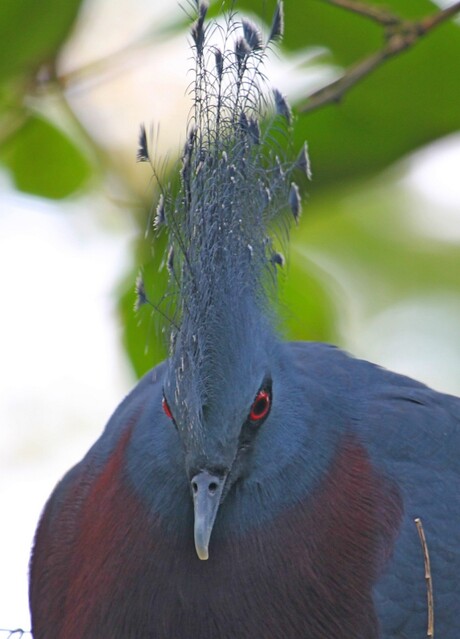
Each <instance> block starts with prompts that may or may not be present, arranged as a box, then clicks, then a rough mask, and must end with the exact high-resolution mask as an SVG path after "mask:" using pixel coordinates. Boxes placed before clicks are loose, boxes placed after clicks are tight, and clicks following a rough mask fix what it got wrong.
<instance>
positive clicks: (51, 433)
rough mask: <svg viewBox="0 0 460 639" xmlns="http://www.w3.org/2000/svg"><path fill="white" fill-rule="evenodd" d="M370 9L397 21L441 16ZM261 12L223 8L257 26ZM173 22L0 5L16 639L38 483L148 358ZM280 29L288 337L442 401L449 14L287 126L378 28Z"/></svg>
mask: <svg viewBox="0 0 460 639" xmlns="http://www.w3.org/2000/svg"><path fill="white" fill-rule="evenodd" d="M368 4H373V5H376V6H378V7H381V6H386V7H387V8H390V9H393V10H394V11H395V12H397V13H398V14H399V15H401V16H402V17H404V18H406V19H409V20H414V19H417V18H421V17H424V16H426V15H430V14H433V13H435V12H437V11H439V6H441V4H442V6H444V7H446V6H449V4H453V3H452V2H450V3H449V2H445V1H444V0H443V2H442V3H440V4H439V6H438V5H436V4H434V3H433V2H430V1H428V0H386V2H385V3H382V2H379V1H378V0H373V2H372V3H368ZM274 7H275V3H274V2H273V1H272V0H242V1H241V2H238V8H239V9H241V11H244V12H247V13H248V14H249V15H253V16H254V14H257V21H258V22H259V23H261V24H262V25H263V28H264V29H265V33H267V32H268V29H269V24H270V21H271V16H272V14H273V10H274ZM220 9H221V6H220V4H213V5H212V7H211V12H212V13H214V14H217V13H218V12H219V11H220ZM191 13H192V4H190V5H185V6H184V7H180V6H179V4H178V3H177V2H176V0H170V1H168V2H164V0H163V1H160V0H86V1H84V2H83V1H81V0H66V2H62V1H61V0H43V1H42V2H40V3H38V2H36V1H35V0H4V1H3V2H2V3H1V4H0V42H2V48H1V50H0V290H1V302H0V303H1V309H2V311H1V314H0V456H1V458H0V516H1V528H0V530H1V544H0V574H1V575H2V578H1V579H0V628H17V627H18V626H22V627H23V628H29V627H30V625H29V624H30V622H29V617H28V606H27V564H28V558H29V552H30V547H31V543H32V537H33V533H34V529H35V526H36V523H37V520H38V517H39V514H40V511H41V509H42V507H43V504H44V502H45V500H46V499H47V497H48V495H49V494H50V492H51V490H52V488H53V487H54V485H55V483H56V482H57V481H58V479H59V478H60V477H61V476H62V475H63V473H64V472H65V471H66V470H67V469H68V468H69V467H70V466H71V465H72V464H74V463H75V462H76V461H78V460H79V458H81V456H82V455H83V454H84V453H85V452H86V450H87V449H88V447H89V446H90V445H91V443H92V442H93V441H94V440H95V439H96V438H97V437H98V435H99V433H100V432H101V430H102V428H103V426H104V424H105V423H106V421H107V419H108V417H109V416H110V414H111V412H112V411H113V410H114V409H115V407H116V405H117V404H118V403H119V402H120V401H121V399H122V398H123V396H124V395H125V394H126V393H127V392H128V390H129V389H130V388H131V387H132V386H133V385H134V384H135V382H136V379H137V378H138V376H139V375H141V374H142V373H143V372H144V371H146V370H148V369H149V368H151V367H152V366H153V365H154V364H155V363H157V362H158V361H159V360H160V359H162V358H163V357H164V354H165V351H164V344H163V339H162V335H161V326H160V327H159V325H158V322H157V321H156V320H155V319H154V318H152V317H151V314H150V312H149V309H148V308H144V309H141V312H139V313H135V312H134V310H133V306H134V301H135V295H134V283H135V279H136V275H137V273H138V271H139V269H141V270H142V271H143V273H144V278H145V280H146V282H147V286H148V287H149V290H153V291H154V295H155V297H156V295H157V294H158V293H157V292H159V294H161V291H162V290H163V287H164V285H165V273H164V269H163V268H162V260H163V252H164V238H160V239H159V240H158V241H156V243H155V245H154V246H152V243H151V240H150V238H149V239H148V240H146V239H145V230H146V228H147V226H148V220H149V214H150V211H151V207H152V202H154V205H155V198H156V192H155V181H154V179H153V176H152V168H151V167H150V166H148V165H145V164H141V165H140V164H136V162H135V158H136V150H137V137H138V131H139V124H140V123H142V122H143V123H145V124H146V127H147V130H148V131H149V132H151V133H149V139H150V140H151V149H152V150H153V162H154V165H155V168H156V170H157V171H158V172H159V174H160V175H161V176H162V179H164V180H165V181H166V182H167V181H168V173H169V172H170V171H171V169H172V168H173V166H174V162H175V161H176V159H177V157H178V155H179V152H180V148H181V145H182V144H183V142H184V139H185V129H186V123H187V118H188V116H189V112H190V107H191V102H190V96H189V94H188V91H187V88H188V87H189V85H190V82H191V80H192V77H193V76H192V74H191V72H190V69H191V68H192V67H193V60H192V58H191V50H190V43H189V38H188V33H187V30H188V28H189V25H190V18H189V17H188V16H187V14H191ZM285 24H286V35H285V38H284V41H283V45H282V47H281V48H280V49H278V50H277V51H276V52H273V53H272V54H270V56H269V60H268V61H267V66H266V73H267V76H268V78H269V83H270V84H271V85H273V86H276V87H277V88H279V89H280V90H281V91H282V92H283V93H285V94H286V95H287V97H288V99H289V101H290V103H291V104H292V105H293V107H294V113H295V121H294V138H295V142H294V145H293V146H294V148H296V149H299V148H300V147H301V145H302V143H303V140H307V141H308V145H309V150H310V156H311V163H312V170H313V180H312V181H311V182H310V183H308V184H303V185H302V191H303V202H304V207H303V217H302V220H301V223H300V225H299V227H298V228H293V229H292V233H291V247H290V251H289V255H288V264H287V268H286V269H285V275H282V277H281V280H282V281H281V306H282V314H283V316H284V317H285V320H286V321H285V333H286V336H287V337H289V338H290V339H306V340H322V341H328V342H332V343H335V344H337V345H339V346H341V347H342V348H345V349H346V350H348V351H350V352H352V353H353V354H354V355H356V356H358V357H363V358H365V359H369V360H372V361H374V362H377V363H378V364H380V365H382V366H385V367H388V368H391V369H394V370H396V371H399V372H401V373H404V374H407V375H410V376H412V377H415V378H417V379H419V380H421V381H423V382H425V383H427V384H429V385H431V386H433V387H434V388H436V389H438V390H441V391H445V392H449V393H454V394H460V133H459V131H460V109H459V104H460V75H459V73H458V60H460V29H459V22H458V18H455V19H453V20H450V21H449V22H446V23H444V24H443V25H441V26H440V27H439V28H438V29H437V30H434V31H433V32H431V33H429V34H428V35H427V36H426V37H425V38H424V39H423V40H421V41H420V42H419V43H418V44H417V45H416V46H415V47H413V48H412V49H411V50H409V51H408V52H405V53H403V54H401V55H399V56H397V57H396V58H394V59H393V60H390V61H389V62H388V63H387V64H385V65H383V66H381V67H380V68H379V69H377V70H376V71H375V72H374V73H373V74H371V75H370V76H369V77H367V78H365V79H364V80H363V81H362V82H361V83H359V84H358V85H357V86H356V87H355V88H354V89H352V90H351V91H350V92H349V93H347V94H346V95H345V96H344V98H343V100H342V101H341V102H340V103H339V104H333V105H328V106H323V107H321V108H319V109H317V110H315V111H312V112H311V113H305V114H303V113H301V112H300V109H299V108H297V109H296V105H297V107H299V105H302V104H304V103H305V101H306V99H307V97H308V95H309V94H310V93H311V92H312V91H314V90H316V89H318V88H319V87H321V86H323V85H324V84H326V83H328V82H330V81H332V80H333V79H335V78H337V77H339V76H340V75H341V73H343V70H344V69H345V68H347V67H349V66H350V65H351V64H353V63H354V62H356V61H358V60H360V59H362V58H363V57H365V56H367V55H369V54H371V53H372V52H373V51H376V50H378V49H379V48H381V47H382V45H383V30H382V28H381V26H380V25H379V24H377V23H376V22H372V21H370V20H367V19H365V18H363V17H362V16H359V15H356V14H352V13H350V12H348V11H345V10H343V9H340V8H338V7H334V6H331V5H329V4H328V3H327V2H322V1H321V0H308V2H306V1H305V0H302V1H301V0H290V2H289V3H287V7H286V19H285Z"/></svg>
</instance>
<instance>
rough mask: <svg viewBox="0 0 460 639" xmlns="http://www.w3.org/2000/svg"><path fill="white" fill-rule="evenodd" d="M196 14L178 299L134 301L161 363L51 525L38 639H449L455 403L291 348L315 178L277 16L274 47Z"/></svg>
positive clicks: (166, 218)
mask: <svg viewBox="0 0 460 639" xmlns="http://www.w3.org/2000/svg"><path fill="white" fill-rule="evenodd" d="M207 9H208V8H207V5H206V4H205V3H204V2H203V1H202V0H197V2H196V15H195V21H194V23H193V25H192V29H191V45H192V48H193V53H194V65H195V75H194V81H193V85H192V90H191V95H192V100H193V111H192V114H191V117H190V122H189V123H188V129H187V133H186V142H185V145H184V149H183V152H182V156H181V159H180V166H179V167H178V171H179V173H180V176H179V179H178V180H177V181H176V182H172V183H171V184H172V185H171V186H168V187H164V186H163V185H160V190H161V194H160V196H159V200H158V206H157V208H156V215H155V216H154V217H155V219H154V220H153V223H152V226H154V227H155V232H157V233H163V232H164V233H166V234H167V237H168V242H169V244H168V249H167V254H166V256H165V262H164V264H165V268H167V269H168V273H169V288H168V294H167V295H165V298H164V300H162V303H159V304H156V303H154V302H153V301H152V299H151V293H150V291H147V290H146V286H145V284H144V282H143V280H142V278H140V279H139V280H138V282H137V285H136V288H137V293H138V301H139V304H151V306H152V308H153V312H158V313H160V314H163V315H164V316H165V317H167V319H168V339H169V357H168V359H167V360H165V361H164V362H162V363H161V364H159V365H157V366H156V367H155V368H154V369H153V370H151V371H150V372H148V373H147V374H146V375H145V376H144V377H143V378H142V379H141V380H140V381H139V382H138V384H137V385H136V386H135V388H134V389H133V390H132V391H131V393H130V394H129V395H128V396H127V397H126V398H125V399H124V400H123V401H122V402H121V404H120V405H119V407H118V408H117V409H116V410H115V413H114V414H113V416H112V417H111V418H110V420H109V422H108V424H107V426H106V428H105V430H104V431H103V433H102V435H101V436H100V438H99V439H98V440H97V441H96V443H95V444H94V445H93V446H92V448H91V449H90V450H89V452H88V453H87V454H86V455H85V457H84V458H83V459H82V460H81V461H80V462H79V463H77V464H76V466H74V467H73V468H72V469H71V470H70V471H69V472H68V473H67V474H66V475H65V476H64V478H63V479H62V480H61V481H60V482H59V483H58V485H57V487H56V488H55V490H54V492H53V493H52V495H51V497H50V498H49V500H48V502H47V504H46V506H45V508H44V511H43V513H42V516H41V519H40V522H39V524H38V528H37V532H36V535H35V540H34V546H33V551H32V556H31V564H30V588H29V595H30V608H31V618H32V631H33V636H34V637H35V639H109V638H110V639H249V638H250V639H254V638H262V639H294V638H295V639H299V638H303V639H351V638H353V639H379V638H381V639H397V638H398V639H403V638H405V639H416V638H419V637H423V636H433V632H434V628H436V633H437V635H438V636H439V637H442V639H458V637H459V636H460V577H459V575H460V399H459V398H456V397H454V396H451V395H447V394H442V393H439V392H436V391H434V390H432V389H430V388H428V387H427V386H425V385H424V384H422V383H420V382H417V381H415V380H412V379H410V378H408V377H405V376H402V375H399V374H396V373H393V372H391V371H389V370H385V369H383V368H380V367H379V366H377V365H375V364H372V363H370V362H367V361H364V360H361V359H358V358H355V357H353V356H352V355H349V354H348V353H346V352H344V351H342V350H340V349H339V348H337V347H335V346H332V345H328V344H323V343H318V342H289V341H287V340H285V339H284V337H283V328H282V318H280V317H279V315H280V312H279V311H278V310H274V309H275V308H276V298H277V291H278V279H279V276H278V272H279V270H280V269H281V268H282V267H283V264H284V257H283V253H282V249H283V247H284V245H285V244H286V242H287V237H288V233H289V227H290V223H291V222H292V221H294V222H298V220H299V216H300V209H301V197H300V189H299V187H298V185H297V182H296V181H295V179H296V175H299V176H301V175H303V174H307V175H309V174H310V168H309V159H308V151H307V147H306V146H304V147H303V148H302V149H301V150H300V153H299V154H298V156H297V159H296V160H291V159H290V158H291V157H295V155H296V154H295V153H292V154H291V153H290V148H291V147H290V145H291V135H290V131H291V128H292V126H293V124H292V123H293V119H292V113H291V109H290V107H289V105H288V102H287V100H286V99H285V97H284V96H283V95H282V93H281V92H280V91H278V90H274V91H271V92H270V91H267V82H266V79H265V73H264V66H263V65H264V62H265V59H266V56H267V52H268V50H269V49H270V48H271V47H272V46H275V45H276V43H277V42H278V41H279V40H280V38H281V36H282V32H283V25H284V20H283V15H284V14H283V5H282V3H281V2H278V4H277V5H276V9H275V13H274V16H273V20H272V23H271V27H269V31H268V29H267V31H268V35H266V36H264V35H263V32H262V29H261V28H260V27H259V26H258V25H257V24H255V23H254V22H253V21H252V20H249V19H247V18H244V17H243V18H240V17H239V16H238V14H237V13H236V12H230V14H229V15H228V16H227V18H226V22H224V23H222V22H220V23H219V22H212V21H208V17H207ZM286 149H289V152H288V151H287V150H286ZM138 159H139V160H141V161H150V150H149V142H148V139H147V135H146V132H145V128H141V135H140V145H139V153H138ZM176 184H177V185H176ZM175 185H176V186H175ZM278 308H279V307H278Z"/></svg>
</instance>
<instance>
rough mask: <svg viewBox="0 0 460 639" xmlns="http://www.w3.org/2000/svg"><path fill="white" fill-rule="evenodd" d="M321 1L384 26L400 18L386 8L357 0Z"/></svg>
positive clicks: (398, 20)
mask: <svg viewBox="0 0 460 639" xmlns="http://www.w3.org/2000/svg"><path fill="white" fill-rule="evenodd" d="M323 2H328V3H329V4H332V5H334V6H336V7H341V8H342V9H346V10H347V11H352V12H353V13H358V14H359V15H360V16H364V17H365V18H369V19H370V20H375V21H376V22H378V23H379V24H383V25H386V26H391V25H393V24H398V23H399V22H400V18H399V17H398V16H396V15H394V14H393V13H390V12H389V11H387V10H386V9H383V8H382V7H374V6H372V5H370V4H364V3H363V2H358V1H357V0H323Z"/></svg>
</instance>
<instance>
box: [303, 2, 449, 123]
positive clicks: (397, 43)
mask: <svg viewBox="0 0 460 639" xmlns="http://www.w3.org/2000/svg"><path fill="white" fill-rule="evenodd" d="M323 1H324V2H328V3H329V4H333V5H335V6H338V7H341V8H343V9H347V10H348V11H352V12H354V13H358V14H359V15H362V16H363V17H366V18H369V19H371V20H374V21H376V22H378V23H379V24H381V25H382V26H383V27H385V32H384V37H385V45H384V47H383V48H382V49H380V50H379V51H376V52H375V53H373V54H371V55H370V56H368V57H366V58H364V59H363V60H361V61H360V62H358V63H357V64H355V65H354V66H352V67H350V68H349V69H347V70H346V71H345V73H344V74H343V75H342V77H340V78H338V79H337V80H334V81H333V82H331V83H330V84H328V85H327V86H325V87H323V88H321V89H319V90H318V91H315V92H314V93H312V94H311V95H310V96H309V97H308V99H307V101H306V102H305V103H304V104H303V105H301V106H300V107H299V111H301V112H303V113H307V112H309V111H313V110H314V109H318V108H319V107H321V106H324V105H325V104H329V103H331V102H339V101H340V99H341V98H342V97H343V95H344V94H345V93H346V92H347V91H348V90H349V89H350V88H351V87H353V86H354V85H355V84H357V83H358V82H359V81H360V80H362V79H363V78H364V77H366V76H367V75H369V74H370V73H371V72H372V71H374V69H376V68H377V67H378V66H380V65H381V64H382V63H383V62H386V60H388V59H389V58H392V57H393V56H395V55H397V54H399V53H401V52H402V51H404V50H406V49H409V48H410V47H412V46H414V45H415V44H416V43H417V42H418V41H419V40H420V39H421V38H422V37H423V36H424V35H426V34H427V33H429V32H430V31H432V30H433V29H435V28H436V27H437V26H439V25H440V24H442V23H443V22H445V21H446V20H449V19H450V18H452V17H453V16H454V15H456V14H457V13H460V1H458V2H456V3H455V4H453V5H452V6H451V7H448V8H447V9H443V10H442V11H438V12H437V13H435V14H434V15H431V16H427V17H425V18H422V19H421V20H414V21H407V20H403V19H402V18H399V17H398V16H395V15H393V14H391V13H388V12H387V11H383V10H382V9H380V8H377V7H371V6H369V5H363V4H362V3H361V2H357V1H356V0H323Z"/></svg>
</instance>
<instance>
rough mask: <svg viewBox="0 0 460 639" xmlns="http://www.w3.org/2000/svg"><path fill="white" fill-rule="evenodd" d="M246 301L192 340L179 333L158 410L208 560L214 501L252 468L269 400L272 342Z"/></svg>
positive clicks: (200, 548) (197, 537) (202, 552)
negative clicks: (180, 462) (175, 449)
mask: <svg viewBox="0 0 460 639" xmlns="http://www.w3.org/2000/svg"><path fill="white" fill-rule="evenodd" d="M245 306H246V305H244V304H242V301H241V300H240V304H239V305H238V306H236V307H234V308H233V309H230V308H228V309H227V311H226V312H227V317H220V319H219V321H218V322H216V323H215V324H214V325H213V326H208V327H207V330H205V331H203V334H202V336H201V337H200V336H196V340H194V339H193V336H190V335H187V331H186V330H184V332H183V333H181V334H180V335H179V336H178V343H177V346H176V350H175V352H174V353H173V355H172V357H171V360H170V367H169V373H168V375H167V377H166V382H165V386H164V389H163V410H164V412H165V413H166V415H167V416H168V417H169V419H170V420H171V421H172V423H173V424H174V426H175V428H176V429H177V432H178V436H179V438H180V442H181V445H182V449H183V454H184V460H185V471H186V474H187V477H188V481H189V485H190V492H191V496H192V498H193V504H194V514H195V527H194V534H195V547H196V551H197V554H198V557H199V558H200V559H207V558H208V544H209V540H210V536H211V532H212V528H213V525H214V520H215V518H216V515H217V511H218V508H219V505H220V503H221V502H222V501H223V500H224V499H225V497H226V495H227V494H228V492H229V491H230V490H231V489H232V487H233V486H234V484H235V483H236V482H237V481H239V480H244V478H245V477H246V476H247V475H248V474H249V473H250V469H251V452H252V448H253V445H254V443H255V439H256V438H257V434H258V431H259V429H260V428H263V424H264V423H265V422H266V420H267V419H269V416H270V411H271V406H272V401H273V380H272V362H273V359H274V356H275V350H276V344H277V341H276V338H275V337H274V334H273V332H272V331H270V329H269V328H268V326H264V323H265V320H264V318H263V316H261V315H260V314H258V313H257V312H254V309H251V304H250V303H249V300H248V305H247V306H246V308H245ZM215 319H217V318H215ZM183 328H184V327H183ZM190 338H191V342H192V343H193V344H194V345H195V346H194V347H192V344H191V343H190V342H189V339H190ZM200 339H204V340H205V342H204V343H200ZM182 340H185V343H182Z"/></svg>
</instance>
